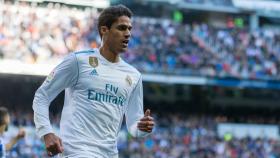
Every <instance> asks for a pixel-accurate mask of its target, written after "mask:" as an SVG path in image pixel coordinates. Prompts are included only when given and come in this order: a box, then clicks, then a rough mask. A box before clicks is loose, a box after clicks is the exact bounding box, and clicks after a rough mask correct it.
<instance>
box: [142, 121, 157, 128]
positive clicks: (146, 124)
mask: <svg viewBox="0 0 280 158" xmlns="http://www.w3.org/2000/svg"><path fill="white" fill-rule="evenodd" d="M154 124H155V123H154V121H140V122H138V126H146V127H147V126H154Z"/></svg>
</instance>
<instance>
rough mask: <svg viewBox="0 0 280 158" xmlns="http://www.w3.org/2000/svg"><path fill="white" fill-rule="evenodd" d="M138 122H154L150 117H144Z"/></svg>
mask: <svg viewBox="0 0 280 158" xmlns="http://www.w3.org/2000/svg"><path fill="white" fill-rule="evenodd" d="M140 121H154V118H153V117H151V116H145V117H142V118H141V119H140Z"/></svg>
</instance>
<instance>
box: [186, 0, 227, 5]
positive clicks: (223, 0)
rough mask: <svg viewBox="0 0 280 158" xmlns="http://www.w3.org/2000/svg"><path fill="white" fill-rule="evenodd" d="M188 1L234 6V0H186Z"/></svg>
mask: <svg viewBox="0 0 280 158" xmlns="http://www.w3.org/2000/svg"><path fill="white" fill-rule="evenodd" d="M184 1H185V2H187V3H194V4H206V5H213V6H216V5H221V6H232V0H184Z"/></svg>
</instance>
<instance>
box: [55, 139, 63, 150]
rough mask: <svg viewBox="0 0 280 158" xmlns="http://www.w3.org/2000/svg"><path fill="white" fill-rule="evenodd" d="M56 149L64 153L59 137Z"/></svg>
mask: <svg viewBox="0 0 280 158" xmlns="http://www.w3.org/2000/svg"><path fill="white" fill-rule="evenodd" d="M55 150H56V153H62V145H61V143H60V140H59V138H58V139H57V140H56V142H55Z"/></svg>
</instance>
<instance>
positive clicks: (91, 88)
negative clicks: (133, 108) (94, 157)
mask: <svg viewBox="0 0 280 158" xmlns="http://www.w3.org/2000/svg"><path fill="white" fill-rule="evenodd" d="M76 56H77V61H78V67H79V77H78V82H77V85H76V86H75V99H76V105H77V107H75V108H76V109H77V110H76V111H77V112H76V114H75V117H77V119H79V120H81V124H80V125H79V126H80V127H82V129H81V130H82V131H83V133H86V134H92V136H94V137H95V139H100V140H101V141H102V140H104V141H105V140H106V141H109V140H112V141H113V140H115V138H116V137H117V132H118V130H119V128H120V126H121V122H122V118H123V114H124V112H125V109H126V106H127V102H128V100H129V96H130V94H131V92H132V90H133V88H134V87H135V85H136V82H137V80H138V79H139V75H138V74H137V73H135V72H133V71H131V70H130V69H129V68H128V67H126V66H125V64H113V63H109V62H108V61H106V60H104V58H103V57H101V56H100V54H99V53H96V52H88V53H85V54H77V55H76ZM92 128H94V129H92Z"/></svg>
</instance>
